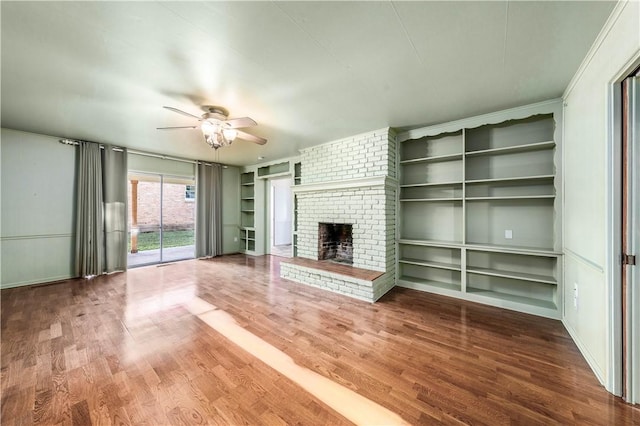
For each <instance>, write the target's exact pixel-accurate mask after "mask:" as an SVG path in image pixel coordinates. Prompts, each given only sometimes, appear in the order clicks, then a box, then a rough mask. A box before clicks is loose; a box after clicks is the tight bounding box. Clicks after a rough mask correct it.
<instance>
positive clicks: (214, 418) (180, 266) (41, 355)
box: [0, 255, 640, 425]
mask: <svg viewBox="0 0 640 426" xmlns="http://www.w3.org/2000/svg"><path fill="white" fill-rule="evenodd" d="M279 260H280V258H278V257H275V256H274V257H271V256H264V257H258V258H252V257H246V256H243V255H233V256H224V257H221V258H216V259H211V260H192V261H185V262H179V263H176V264H171V265H166V266H159V267H157V266H151V267H145V268H138V269H133V270H130V271H128V272H127V273H123V274H114V275H110V276H104V277H98V278H95V279H92V280H80V279H78V280H69V281H65V282H62V283H58V284H52V285H46V286H39V287H28V288H25V287H23V288H16V289H9V290H3V291H2V292H1V297H2V338H1V343H2V348H1V351H2V353H1V355H2V359H1V392H2V400H1V416H2V417H1V419H0V420H1V422H2V425H22V424H46V425H56V424H61V425H90V424H94V425H97V424H136V425H144V424H147V425H168V424H172V425H173V424H176V425H177V424H180V425H184V424H224V425H231V424H233V425H236V424H251V425H254V424H308V425H319V424H331V425H341V424H349V422H348V421H347V420H346V419H345V418H343V417H342V416H340V415H339V414H338V413H337V412H336V411H334V410H333V409H332V408H330V406H329V405H327V404H326V403H325V402H323V400H322V399H320V398H318V397H316V396H314V395H311V394H310V393H308V392H306V391H305V390H303V389H302V388H301V387H300V386H298V385H297V384H296V383H294V382H293V381H292V380H289V379H288V378H286V377H284V376H282V375H281V374H280V373H278V372H277V371H276V370H274V369H273V368H271V367H270V366H269V365H268V364H267V363H265V362H263V361H262V360H260V359H258V358H256V357H255V356H253V355H251V354H250V353H249V352H246V351H244V350H242V349H241V348H239V347H238V346H236V345H235V344H233V343H231V342H230V341H229V340H227V339H226V338H225V337H224V336H222V335H221V334H219V333H217V332H216V331H215V330H214V329H213V328H212V327H210V326H208V325H207V324H205V323H204V322H203V321H201V320H200V319H198V318H197V317H196V316H194V315H192V314H191V313H190V312H189V310H188V309H187V308H186V306H187V305H188V304H189V302H190V301H192V300H193V299H194V298H195V297H199V298H201V299H203V300H204V301H206V302H208V303H210V304H212V305H215V306H216V307H217V308H219V309H220V310H222V311H224V312H226V313H228V314H229V315H231V316H232V317H233V319H234V320H235V321H236V322H237V323H238V324H239V325H240V326H242V327H243V328H245V329H246V330H247V331H249V332H251V333H252V334H254V335H255V336H257V337H259V338H260V339H262V340H264V341H265V342H267V343H269V344H270V345H272V346H274V347H275V348H277V349H279V350H280V351H282V352H284V353H285V354H286V355H288V356H290V357H291V358H292V359H293V360H294V361H295V362H296V363H297V364H298V365H299V366H302V367H305V368H307V369H309V370H311V371H313V372H316V373H318V374H320V375H323V376H325V377H327V378H329V379H331V380H332V381H334V382H336V383H338V384H340V385H342V386H345V387H347V388H348V389H351V390H353V391H355V392H357V393H358V394H360V395H362V396H364V397H365V398H368V399H370V400H371V401H374V402H375V403H377V404H379V405H382V406H383V407H386V408H387V409H389V410H391V411H392V412H394V413H397V414H398V415H400V416H401V417H402V418H403V419H404V420H406V421H407V422H409V423H412V424H429V425H431V424H477V425H482V424H487V425H498V424H523V425H536V424H541V425H542V424H544V425H547V424H580V425H582V424H594V425H640V409H638V408H634V407H631V406H628V405H626V404H624V403H623V402H621V400H620V399H619V398H615V397H613V396H611V395H610V394H608V393H607V392H606V391H605V390H604V389H603V388H602V387H601V386H600V385H599V383H598V382H597V380H596V378H595V376H594V375H593V373H592V372H591V370H590V369H589V367H588V366H587V364H586V362H585V361H584V359H583V358H582V356H581V355H580V353H579V352H578V350H577V348H576V347H575V344H574V343H573V342H572V341H571V339H570V337H569V336H568V334H567V333H566V331H565V330H564V329H563V327H562V324H561V323H560V322H558V321H553V320H548V319H543V318H538V317H533V316H529V315H525V314H519V313H514V312H510V311H504V310H500V309H497V308H492V307H487V306H482V305H476V304H472V303H468V302H463V301H458V300H454V299H448V298H445V297H440V296H435V295H430V294H426V293H421V292H417V291H414V290H409V289H401V288H396V289H394V290H392V291H391V292H390V293H389V294H387V295H386V296H385V297H383V298H382V299H381V300H380V301H379V302H377V303H375V304H370V303H366V302H362V301H358V300H354V299H351V298H347V297H344V296H340V295H336V294H332V293H329V292H326V291H323V290H319V289H316V288H313V287H308V286H304V285H301V284H296V283H293V282H290V281H287V280H283V279H281V278H279Z"/></svg>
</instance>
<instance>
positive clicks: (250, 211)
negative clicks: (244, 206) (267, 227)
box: [240, 210, 255, 213]
mask: <svg viewBox="0 0 640 426" xmlns="http://www.w3.org/2000/svg"><path fill="white" fill-rule="evenodd" d="M240 211H241V212H242V213H255V210H240Z"/></svg>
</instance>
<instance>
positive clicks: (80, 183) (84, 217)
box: [75, 142, 127, 277]
mask: <svg viewBox="0 0 640 426" xmlns="http://www.w3.org/2000/svg"><path fill="white" fill-rule="evenodd" d="M126 214H127V153H126V150H122V151H120V150H119V151H114V150H113V149H112V147H111V146H105V147H104V149H100V146H99V145H98V144H97V143H92V142H80V143H79V145H78V163H77V172H76V250H75V252H76V256H75V263H76V274H77V275H78V276H80V277H86V276H91V275H99V274H102V273H105V272H107V273H108V272H114V271H124V270H126V268H127V216H126Z"/></svg>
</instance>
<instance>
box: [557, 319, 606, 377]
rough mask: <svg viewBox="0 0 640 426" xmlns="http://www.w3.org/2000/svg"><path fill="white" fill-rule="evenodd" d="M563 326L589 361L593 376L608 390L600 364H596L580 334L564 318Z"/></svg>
mask: <svg viewBox="0 0 640 426" xmlns="http://www.w3.org/2000/svg"><path fill="white" fill-rule="evenodd" d="M562 325H564V328H565V330H567V332H568V333H569V336H570V337H571V339H572V340H573V342H574V343H575V344H576V346H577V347H578V350H579V351H580V353H581V354H582V357H583V358H584V360H585V361H587V365H588V366H589V368H591V371H593V374H595V375H596V378H597V379H598V381H599V382H600V384H601V385H602V386H604V387H605V388H606V380H605V377H604V374H603V372H602V371H601V370H600V369H599V368H598V363H596V361H595V358H594V357H593V355H592V354H591V352H589V349H588V348H587V346H585V345H584V344H583V343H582V341H581V340H580V338H579V337H578V333H577V332H576V331H575V330H574V329H573V328H572V327H571V326H570V325H569V324H568V323H567V322H566V321H565V319H564V318H562Z"/></svg>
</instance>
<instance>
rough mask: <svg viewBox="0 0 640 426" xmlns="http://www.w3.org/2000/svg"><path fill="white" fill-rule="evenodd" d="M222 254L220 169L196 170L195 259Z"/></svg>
mask: <svg viewBox="0 0 640 426" xmlns="http://www.w3.org/2000/svg"><path fill="white" fill-rule="evenodd" d="M220 254H222V167H221V166H220V164H211V165H209V164H203V163H198V166H197V169H196V257H211V256H218V255H220Z"/></svg>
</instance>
